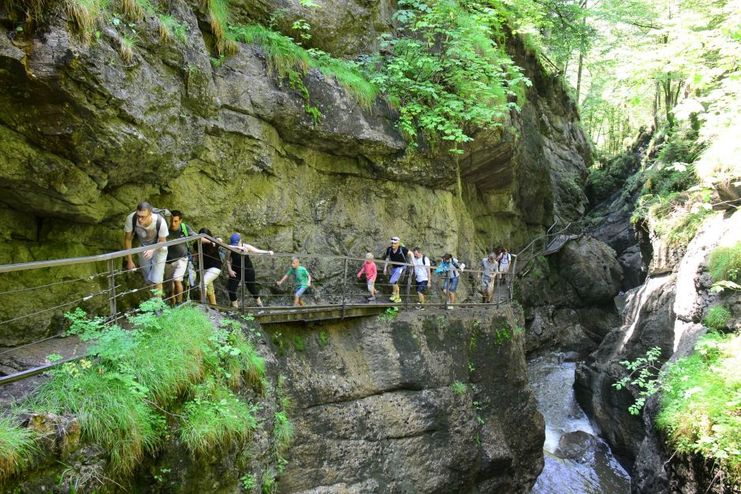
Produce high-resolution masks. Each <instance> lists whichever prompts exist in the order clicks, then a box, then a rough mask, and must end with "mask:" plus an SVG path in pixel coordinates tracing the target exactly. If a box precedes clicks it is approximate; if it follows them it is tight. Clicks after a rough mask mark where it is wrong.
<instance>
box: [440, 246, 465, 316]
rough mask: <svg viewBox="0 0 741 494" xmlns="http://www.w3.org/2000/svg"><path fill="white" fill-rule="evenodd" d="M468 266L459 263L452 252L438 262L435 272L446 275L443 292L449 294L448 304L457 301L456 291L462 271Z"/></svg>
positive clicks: (449, 306) (449, 307)
mask: <svg viewBox="0 0 741 494" xmlns="http://www.w3.org/2000/svg"><path fill="white" fill-rule="evenodd" d="M465 268H466V265H465V264H463V263H459V262H458V259H456V258H455V257H453V255H452V254H444V255H443V259H442V261H440V264H438V266H437V268H436V269H435V273H436V274H439V275H443V276H445V281H443V293H444V294H445V295H446V296H447V299H448V304H454V303H455V292H456V290H458V282H459V281H460V276H461V271H463V270H464V269H465ZM452 308H453V307H452V306H451V305H448V309H452Z"/></svg>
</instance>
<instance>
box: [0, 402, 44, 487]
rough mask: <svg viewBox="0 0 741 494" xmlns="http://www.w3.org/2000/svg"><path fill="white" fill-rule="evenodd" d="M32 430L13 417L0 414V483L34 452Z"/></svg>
mask: <svg viewBox="0 0 741 494" xmlns="http://www.w3.org/2000/svg"><path fill="white" fill-rule="evenodd" d="M36 450H37V448H36V445H35V442H34V435H33V432H32V431H31V430H30V429H28V428H26V427H21V426H20V425H19V424H18V423H17V421H16V420H15V418H13V417H7V416H0V483H1V482H3V481H4V480H6V479H7V478H9V477H11V476H13V475H15V474H17V473H19V472H20V471H21V470H22V469H23V467H25V466H26V465H27V464H28V463H29V461H30V460H31V459H32V457H33V456H34V454H35V453H36Z"/></svg>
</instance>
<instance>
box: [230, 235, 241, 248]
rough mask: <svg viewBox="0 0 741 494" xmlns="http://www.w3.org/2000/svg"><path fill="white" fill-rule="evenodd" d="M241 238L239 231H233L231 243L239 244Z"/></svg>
mask: <svg viewBox="0 0 741 494" xmlns="http://www.w3.org/2000/svg"><path fill="white" fill-rule="evenodd" d="M241 239H242V237H241V236H240V235H239V233H232V236H231V237H229V245H238V244H239V241H240V240H241Z"/></svg>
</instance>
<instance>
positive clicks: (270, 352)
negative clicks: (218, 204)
mask: <svg viewBox="0 0 741 494" xmlns="http://www.w3.org/2000/svg"><path fill="white" fill-rule="evenodd" d="M419 314H420V313H416V314H412V313H405V314H402V315H400V316H399V317H398V318H395V319H389V318H385V319H384V318H373V319H365V320H362V321H361V320H357V319H356V320H351V321H344V322H339V323H336V324H329V325H323V326H321V327H313V328H311V327H310V328H306V327H302V326H284V327H277V328H276V327H274V328H271V329H268V330H266V331H265V332H263V331H255V330H253V331H252V336H253V337H254V336H256V341H257V342H258V344H259V351H260V353H261V354H262V355H263V357H265V358H266V360H267V362H268V366H267V368H268V372H269V374H270V375H271V380H272V381H273V382H276V383H278V384H277V386H276V388H277V389H279V390H280V394H281V397H280V399H282V400H283V403H285V401H286V400H285V398H288V400H289V401H290V403H291V405H290V406H289V407H288V415H289V417H290V419H291V420H292V422H293V424H294V430H295V435H294V440H293V445H292V446H291V447H290V448H289V449H288V450H287V451H286V452H285V453H284V456H285V459H286V460H287V465H284V467H285V471H284V472H283V473H281V474H279V475H278V478H277V484H276V485H277V492H314V493H319V492H322V493H348V492H358V493H360V492H362V493H371V492H374V493H387V492H508V493H510V492H511V493H526V492H529V491H530V488H531V487H532V485H533V483H534V482H535V479H536V477H537V475H538V474H539V473H540V470H541V469H542V466H543V450H542V445H543V441H544V437H545V436H544V424H543V418H542V416H541V415H540V413H539V412H538V411H537V409H536V403H535V399H534V397H533V395H532V392H531V390H530V388H529V386H528V383H527V369H526V362H525V352H524V336H523V335H522V333H521V332H519V331H514V328H515V327H517V325H518V324H521V322H522V319H521V314H517V313H513V312H512V311H511V310H503V311H500V312H495V311H493V310H481V311H478V312H475V311H474V312H468V311H467V312H466V313H464V312H463V311H457V312H456V313H455V314H451V313H450V312H448V311H425V312H424V313H422V314H423V315H422V316H419ZM246 396H248V397H250V396H251V395H250V394H249V393H247V394H246ZM251 399H254V400H256V402H258V403H260V414H261V417H262V416H263V415H264V416H265V417H272V413H273V412H274V411H275V409H276V406H277V405H276V400H278V399H279V397H278V392H276V393H275V394H273V395H268V396H264V397H262V398H260V397H254V396H252V398H251ZM284 406H285V405H284ZM260 422H261V424H260V426H259V427H258V430H257V431H256V432H255V435H254V437H253V439H252V445H251V446H250V447H249V450H248V454H247V455H243V454H240V453H239V449H238V448H227V449H226V450H224V451H220V452H218V453H214V454H213V455H209V456H208V457H205V458H201V457H192V456H190V455H189V454H188V453H187V451H186V450H185V448H184V447H183V445H182V444H178V441H177V439H176V438H177V437H178V435H177V434H176V433H173V434H172V437H173V438H174V439H172V440H171V441H170V442H169V443H168V444H167V445H166V446H165V447H164V448H163V450H161V451H159V452H158V453H157V454H156V456H154V457H150V458H146V459H145V461H144V462H143V465H142V467H141V468H140V469H139V470H137V472H136V474H135V476H134V479H133V480H131V481H129V480H127V479H119V482H122V483H123V485H128V487H129V491H130V492H179V493H198V492H243V491H242V490H240V489H241V488H240V480H239V478H240V476H241V475H242V474H243V473H245V472H248V473H251V474H253V476H254V477H255V479H256V480H258V481H259V480H260V478H261V477H262V478H265V476H266V475H268V472H269V471H270V470H271V469H272V471H273V472H275V471H276V470H278V471H281V469H280V468H278V467H277V466H276V464H275V461H276V460H275V458H274V457H273V456H272V454H271V453H270V451H272V450H271V445H270V444H268V443H267V439H268V437H270V435H269V434H267V433H266V432H265V430H264V429H265V428H266V427H268V428H270V427H272V421H271V420H270V419H265V418H263V419H261V421H260ZM70 423H71V422H69V420H68V419H65V420H62V421H61V422H60V424H59V425H58V427H57V430H56V431H55V430H54V429H53V428H52V430H51V432H52V433H51V434H49V435H47V437H50V438H54V437H56V438H57V439H56V442H57V443H58V444H55V445H52V446H50V447H49V448H48V451H49V453H50V455H51V456H49V457H47V458H45V460H44V461H39V462H37V465H39V467H38V469H37V470H35V471H31V472H27V473H26V474H24V476H23V479H22V480H21V481H20V482H18V483H17V484H16V486H17V487H18V489H19V490H18V492H24V493H25V492H28V493H31V492H40V491H41V490H43V488H48V489H49V491H52V489H53V486H54V484H55V483H56V482H57V481H58V478H60V477H59V475H60V474H61V477H62V478H63V479H65V478H67V477H71V476H74V475H75V474H76V473H79V474H80V475H81V476H82V478H85V477H84V474H85V472H91V471H92V472H97V473H98V474H100V473H101V471H103V468H102V467H103V466H104V461H105V452H103V451H100V450H99V448H98V449H96V448H95V447H91V446H90V445H84V444H83V445H81V444H80V437H79V432H80V431H79V426H78V427H77V428H74V427H69V424H70ZM73 425H75V423H73ZM72 434H77V435H76V436H73V435H72ZM50 440H51V441H52V443H54V441H55V440H54V439H50ZM54 455H61V457H59V456H54ZM58 459H61V460H62V463H60V462H58V461H56V460H58ZM281 468H282V467H281ZM62 470H64V471H65V472H67V473H64V474H62ZM87 478H88V480H89V481H90V483H89V484H85V483H83V485H81V486H80V488H81V490H78V491H77V492H90V491H93V490H95V491H96V492H113V491H116V487H115V486H114V485H113V484H110V485H109V484H107V483H104V485H103V488H102V490H101V488H100V487H96V486H94V485H93V484H95V483H96V481H95V480H94V478H93V477H91V476H89V475H88V477H87ZM98 478H99V479H100V478H104V477H100V475H98ZM128 482H131V483H130V484H128ZM258 485H259V482H258ZM247 491H248V489H245V490H244V492H247Z"/></svg>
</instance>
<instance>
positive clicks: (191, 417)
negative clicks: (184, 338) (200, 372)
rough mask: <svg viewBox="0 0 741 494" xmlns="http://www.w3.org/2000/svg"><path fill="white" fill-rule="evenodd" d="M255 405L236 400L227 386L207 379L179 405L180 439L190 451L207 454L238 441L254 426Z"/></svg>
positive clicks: (248, 433)
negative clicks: (182, 404)
mask: <svg viewBox="0 0 741 494" xmlns="http://www.w3.org/2000/svg"><path fill="white" fill-rule="evenodd" d="M254 413H255V407H251V406H248V405H247V404H246V403H244V402H243V401H241V400H239V399H238V398H237V397H236V396H235V395H234V394H233V393H232V392H231V391H230V390H229V389H228V388H227V387H225V386H223V385H221V384H217V383H216V382H215V381H214V380H207V381H206V382H204V383H203V384H199V385H197V386H196V387H195V389H194V397H193V399H192V400H191V401H189V402H187V403H186V404H185V406H184V408H183V418H182V421H181V427H180V438H181V440H182V441H183V444H185V446H186V447H187V448H188V450H189V451H190V452H191V453H193V454H200V455H205V454H207V453H210V452H213V451H217V450H221V449H224V448H227V447H228V446H229V445H230V444H234V443H237V444H241V443H244V442H245V441H247V439H249V437H250V435H251V434H252V431H253V430H254V429H255V427H257V421H256V420H255V416H254Z"/></svg>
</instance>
